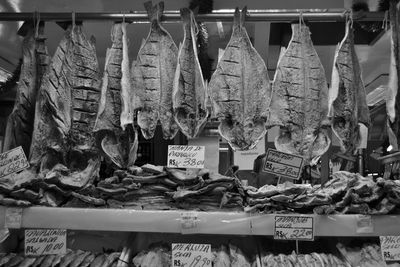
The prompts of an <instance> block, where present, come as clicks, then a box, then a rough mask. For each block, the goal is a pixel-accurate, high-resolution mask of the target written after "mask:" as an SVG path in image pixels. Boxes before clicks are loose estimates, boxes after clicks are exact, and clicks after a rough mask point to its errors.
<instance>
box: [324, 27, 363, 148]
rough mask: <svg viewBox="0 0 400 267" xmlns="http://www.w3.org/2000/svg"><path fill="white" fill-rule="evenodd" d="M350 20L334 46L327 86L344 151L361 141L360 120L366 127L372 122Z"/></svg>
mask: <svg viewBox="0 0 400 267" xmlns="http://www.w3.org/2000/svg"><path fill="white" fill-rule="evenodd" d="M350 24H351V22H350V21H348V22H347V23H346V34H345V36H344V38H343V40H342V42H341V43H340V44H339V45H338V47H337V49H336V54H335V60H334V64H333V71H332V83H331V88H330V90H329V117H330V118H331V123H332V129H333V132H334V133H335V134H336V136H337V137H338V139H339V141H340V146H341V149H342V152H344V153H346V152H349V153H353V152H354V151H355V149H356V148H357V146H358V144H359V143H360V141H361V140H360V138H361V136H360V130H359V123H362V124H364V125H365V126H367V127H368V126H369V124H370V122H371V119H370V116H369V109H368V106H367V99H366V95H365V88H364V84H363V82H362V78H361V69H360V64H359V62H358V58H357V55H356V51H355V48H354V33H353V28H352V27H351V25H350Z"/></svg>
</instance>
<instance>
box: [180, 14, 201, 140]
mask: <svg viewBox="0 0 400 267" xmlns="http://www.w3.org/2000/svg"><path fill="white" fill-rule="evenodd" d="M181 17H182V21H183V30H184V38H183V41H182V43H181V44H180V46H179V54H178V64H177V67H176V72H175V79H174V87H173V88H174V89H173V96H172V97H173V98H172V101H173V108H174V117H175V121H176V123H177V124H178V126H179V129H180V130H181V132H182V133H183V134H184V135H185V136H186V137H187V138H189V139H191V138H195V137H196V136H197V135H198V134H199V132H200V130H201V129H202V128H203V126H204V125H205V123H206V121H207V117H208V109H207V89H206V84H205V82H204V79H203V74H202V71H201V67H200V63H199V59H198V51H197V43H196V40H197V38H196V27H197V26H196V25H197V24H196V21H195V19H194V15H193V13H192V11H191V10H189V9H188V8H182V9H181Z"/></svg>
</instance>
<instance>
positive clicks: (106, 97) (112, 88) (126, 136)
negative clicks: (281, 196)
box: [94, 22, 137, 168]
mask: <svg viewBox="0 0 400 267" xmlns="http://www.w3.org/2000/svg"><path fill="white" fill-rule="evenodd" d="M111 40H112V45H111V48H109V49H107V53H106V62H105V67H104V73H103V79H102V85H101V98H100V104H99V110H98V113H97V119H96V123H95V126H94V132H95V133H96V136H97V139H98V141H99V143H100V146H101V149H102V151H103V152H104V153H105V154H106V156H107V157H108V158H109V159H110V160H111V161H112V162H114V163H115V164H116V165H117V166H118V167H119V168H126V167H129V166H128V165H130V164H132V165H133V163H134V162H135V159H136V152H137V146H136V147H135V146H134V144H135V141H134V140H135V136H134V135H133V131H132V124H133V113H132V112H131V108H132V106H131V90H134V88H132V87H131V77H130V69H129V58H128V40H127V34H126V23H124V22H123V23H115V24H114V25H113V27H112V30H111ZM136 143H137V142H136Z"/></svg>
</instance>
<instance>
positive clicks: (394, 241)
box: [379, 236, 400, 261]
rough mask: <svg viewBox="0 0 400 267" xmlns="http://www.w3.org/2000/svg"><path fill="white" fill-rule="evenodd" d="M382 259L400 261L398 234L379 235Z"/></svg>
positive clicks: (399, 237) (399, 239) (399, 238)
mask: <svg viewBox="0 0 400 267" xmlns="http://www.w3.org/2000/svg"><path fill="white" fill-rule="evenodd" d="M379 239H380V241H381V251H382V258H383V260H384V261H400V236H380V237H379Z"/></svg>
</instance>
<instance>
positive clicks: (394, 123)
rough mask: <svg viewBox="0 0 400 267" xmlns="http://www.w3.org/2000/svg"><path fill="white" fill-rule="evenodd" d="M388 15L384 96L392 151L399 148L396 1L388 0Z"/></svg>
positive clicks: (399, 38) (399, 58)
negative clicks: (388, 34) (387, 65)
mask: <svg viewBox="0 0 400 267" xmlns="http://www.w3.org/2000/svg"><path fill="white" fill-rule="evenodd" d="M389 2H390V8H389V17H390V28H391V29H392V37H391V56H390V69H389V84H388V93H387V96H386V110H387V115H388V116H387V117H388V119H387V130H388V136H389V142H390V145H392V147H393V151H397V150H399V149H400V137H399V136H400V92H399V76H400V62H399V61H400V49H399V47H400V36H399V31H400V26H399V19H400V16H399V7H398V6H397V4H396V3H397V2H396V1H389Z"/></svg>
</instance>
